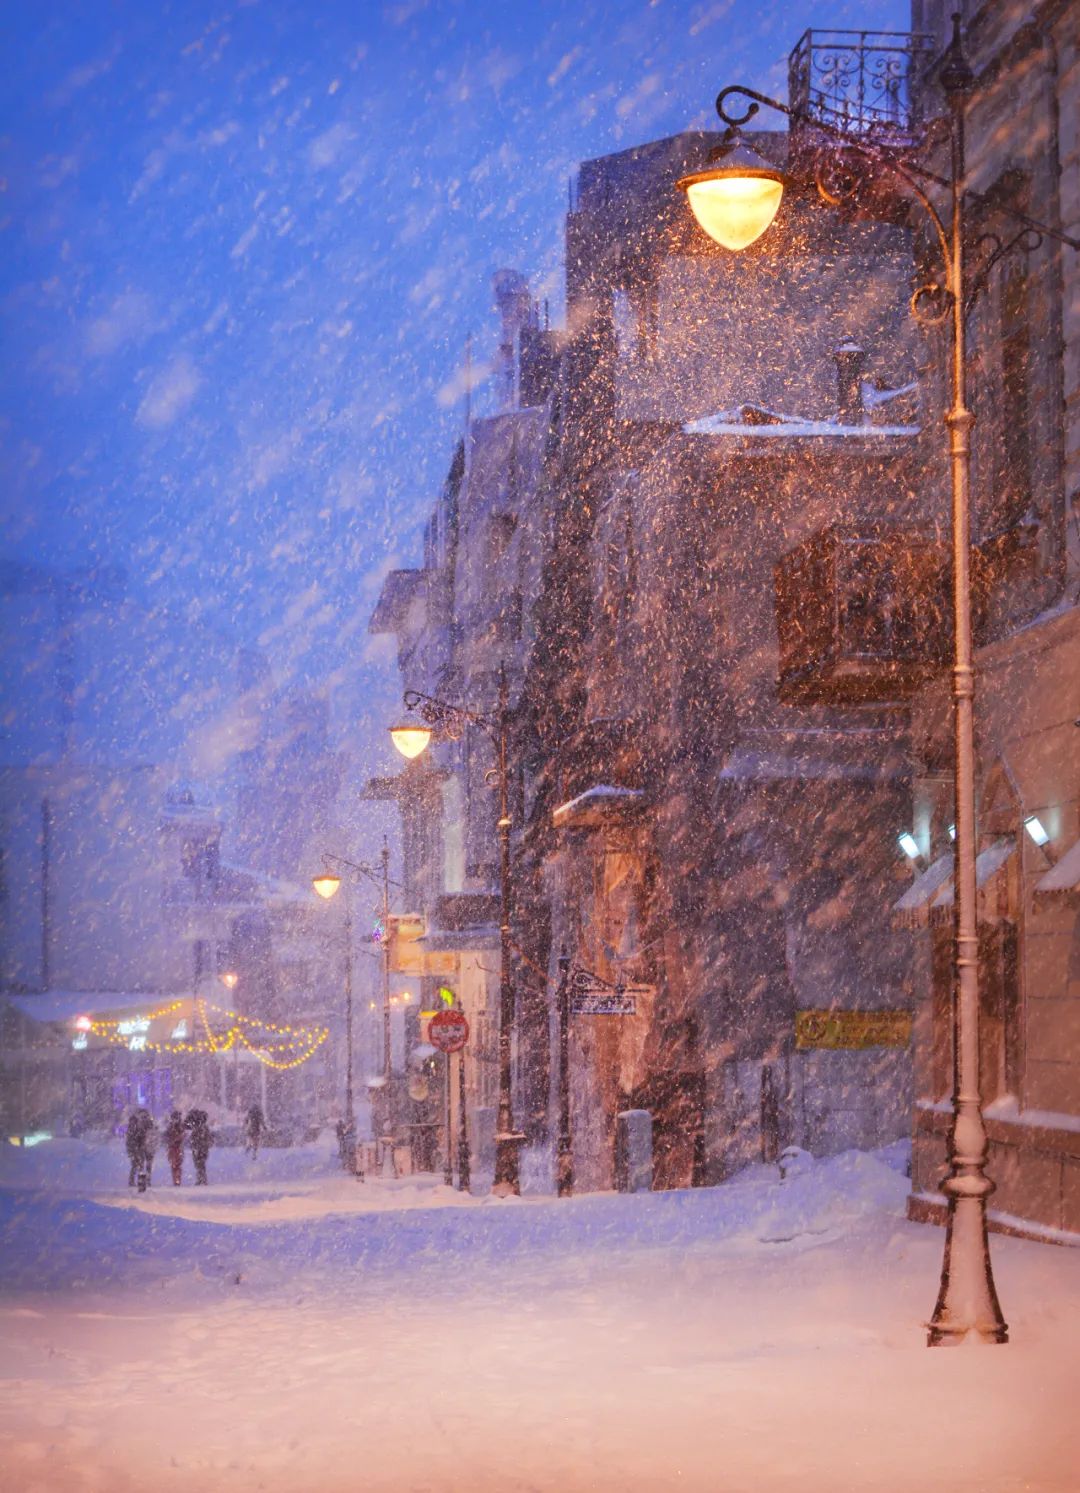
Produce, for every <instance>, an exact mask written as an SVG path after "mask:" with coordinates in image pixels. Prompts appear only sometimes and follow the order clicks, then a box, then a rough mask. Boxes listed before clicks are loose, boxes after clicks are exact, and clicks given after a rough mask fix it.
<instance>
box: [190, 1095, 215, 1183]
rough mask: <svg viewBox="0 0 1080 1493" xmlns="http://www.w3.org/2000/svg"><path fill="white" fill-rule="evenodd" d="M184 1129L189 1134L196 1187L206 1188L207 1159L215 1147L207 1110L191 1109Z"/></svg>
mask: <svg viewBox="0 0 1080 1493" xmlns="http://www.w3.org/2000/svg"><path fill="white" fill-rule="evenodd" d="M184 1128H185V1129H186V1130H187V1132H188V1144H189V1145H190V1146H191V1159H192V1161H193V1162H194V1163H195V1186H196V1187H205V1186H206V1158H207V1157H208V1156H209V1155H210V1147H211V1146H212V1145H213V1136H212V1135H211V1134H210V1120H209V1117H208V1115H207V1113H206V1111H205V1109H189V1110H188V1112H187V1116H186V1118H185V1120H184Z"/></svg>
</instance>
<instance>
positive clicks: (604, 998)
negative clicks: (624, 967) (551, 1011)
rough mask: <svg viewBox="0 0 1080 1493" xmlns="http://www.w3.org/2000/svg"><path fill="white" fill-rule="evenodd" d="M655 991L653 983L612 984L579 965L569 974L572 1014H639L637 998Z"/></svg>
mask: <svg viewBox="0 0 1080 1493" xmlns="http://www.w3.org/2000/svg"><path fill="white" fill-rule="evenodd" d="M654 990H655V986H653V985H623V984H621V983H613V982H612V981H611V980H605V979H604V977H603V975H596V974H593V972H592V970H589V969H582V968H580V966H579V967H578V968H576V969H575V970H574V971H573V972H572V973H571V975H570V1014H571V1016H636V1015H637V1003H638V997H639V996H640V997H644V996H650V995H652V994H653V992H654Z"/></svg>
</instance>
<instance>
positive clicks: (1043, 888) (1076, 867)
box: [1035, 840, 1080, 897]
mask: <svg viewBox="0 0 1080 1493" xmlns="http://www.w3.org/2000/svg"><path fill="white" fill-rule="evenodd" d="M1069 892H1080V840H1077V842H1076V844H1075V845H1073V846H1072V847H1071V849H1069V850H1066V852H1065V854H1064V855H1063V856H1062V857H1061V859H1060V860H1059V861H1058V863H1057V864H1056V865H1054V866H1051V867H1050V869H1049V871H1046V872H1044V873H1043V875H1042V876H1040V877H1039V879H1038V881H1037V882H1036V883H1035V893H1036V895H1037V896H1040V897H1054V896H1057V897H1064V896H1067V895H1068V894H1069Z"/></svg>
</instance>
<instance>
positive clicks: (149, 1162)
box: [143, 1115, 161, 1187]
mask: <svg viewBox="0 0 1080 1493" xmlns="http://www.w3.org/2000/svg"><path fill="white" fill-rule="evenodd" d="M160 1140H161V1131H160V1130H159V1129H158V1127H157V1122H156V1121H155V1119H154V1117H153V1115H147V1117H146V1122H145V1124H144V1126H143V1160H144V1162H145V1170H146V1185H147V1187H149V1186H150V1182H151V1179H152V1177H153V1171H154V1157H155V1156H156V1155H157V1148H158V1142H159V1141H160Z"/></svg>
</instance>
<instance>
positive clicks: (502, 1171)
mask: <svg viewBox="0 0 1080 1493" xmlns="http://www.w3.org/2000/svg"><path fill="white" fill-rule="evenodd" d="M524 1142H525V1135H524V1132H522V1131H520V1130H500V1131H498V1132H497V1133H496V1136H495V1185H494V1186H493V1187H492V1189H491V1190H492V1192H493V1193H494V1194H495V1196H496V1197H511V1196H514V1197H516V1196H519V1195H520V1193H521V1147H522V1145H523V1144H524Z"/></svg>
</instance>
